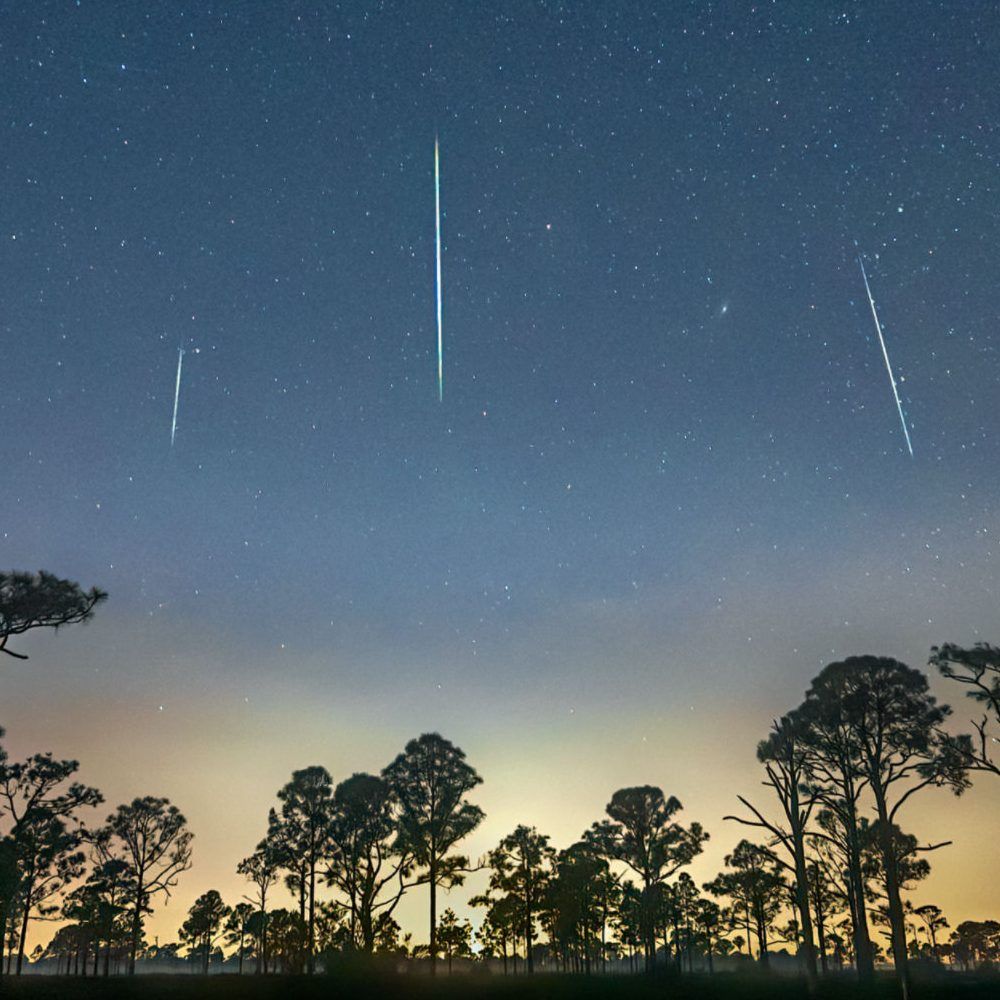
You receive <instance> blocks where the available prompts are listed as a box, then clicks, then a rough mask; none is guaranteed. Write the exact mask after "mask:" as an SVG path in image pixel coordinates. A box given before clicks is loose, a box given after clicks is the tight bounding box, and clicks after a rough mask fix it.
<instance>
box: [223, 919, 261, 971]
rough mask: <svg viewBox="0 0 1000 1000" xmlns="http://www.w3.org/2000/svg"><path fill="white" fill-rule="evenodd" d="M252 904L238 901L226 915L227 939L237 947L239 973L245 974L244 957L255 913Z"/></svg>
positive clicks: (229, 943) (228, 943) (225, 929)
mask: <svg viewBox="0 0 1000 1000" xmlns="http://www.w3.org/2000/svg"><path fill="white" fill-rule="evenodd" d="M254 912H255V910H254V907H253V905H252V904H250V903H248V902H246V901H243V902H239V903H237V904H236V905H235V906H234V907H232V908H231V909H230V911H229V915H228V916H227V917H226V926H225V928H224V931H225V935H226V937H225V941H226V944H227V945H229V946H230V947H231V948H236V956H237V963H238V964H237V974H238V975H240V976H242V975H243V957H244V955H245V954H246V942H247V937H248V936H249V935H250V919H251V917H252V916H253V915H254Z"/></svg>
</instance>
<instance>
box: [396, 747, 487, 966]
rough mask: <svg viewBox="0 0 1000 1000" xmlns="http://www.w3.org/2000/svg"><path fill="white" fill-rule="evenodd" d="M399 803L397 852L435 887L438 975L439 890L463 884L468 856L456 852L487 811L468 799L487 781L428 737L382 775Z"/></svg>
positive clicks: (458, 754) (453, 750)
mask: <svg viewBox="0 0 1000 1000" xmlns="http://www.w3.org/2000/svg"><path fill="white" fill-rule="evenodd" d="M382 776H383V777H384V778H385V779H386V781H388V783H389V785H390V787H391V788H392V791H393V794H394V795H395V796H396V797H397V799H398V801H399V818H398V827H399V832H398V844H397V850H398V851H399V852H400V853H401V854H406V855H408V856H410V857H412V858H413V864H414V867H415V868H418V869H423V871H424V874H423V875H421V877H420V879H419V881H420V882H426V883H427V885H428V887H429V889H430V945H429V948H430V960H431V973H432V974H433V973H434V972H435V971H436V967H437V965H436V963H437V955H438V941H437V890H438V888H439V887H440V888H450V887H452V886H456V885H461V884H462V882H463V880H464V878H465V874H466V873H467V872H468V871H469V861H468V858H466V857H464V856H462V855H459V854H452V853H451V851H452V849H453V848H454V847H455V845H456V844H458V843H459V841H461V840H464V839H465V838H466V837H467V836H468V835H469V834H470V833H472V831H473V830H475V828H476V827H477V826H479V824H480V823H481V822H482V820H483V815H484V813H483V811H482V809H480V808H479V806H477V805H473V804H472V803H471V802H469V801H468V799H467V798H466V796H467V795H468V794H469V792H471V791H472V790H473V789H474V788H475V787H476V786H477V785H480V784H482V780H483V779H482V778H480V776H479V775H478V774H477V773H476V771H475V770H474V769H473V768H472V767H471V766H470V765H469V764H468V763H466V760H465V754H464V753H463V752H462V751H461V750H460V749H459V748H458V747H456V746H455V745H454V744H453V743H451V742H450V741H449V740H446V739H444V737H442V736H440V735H438V734H437V733H425V734H424V735H423V736H420V737H419V738H417V739H415V740H410V742H409V743H407V744H406V748H405V749H404V751H403V752H402V753H401V754H400V755H399V756H398V757H397V758H396V759H395V760H394V761H393V762H392V763H391V764H390V765H389V766H388V767H387V768H386V769H385V770H384V771H383V772H382Z"/></svg>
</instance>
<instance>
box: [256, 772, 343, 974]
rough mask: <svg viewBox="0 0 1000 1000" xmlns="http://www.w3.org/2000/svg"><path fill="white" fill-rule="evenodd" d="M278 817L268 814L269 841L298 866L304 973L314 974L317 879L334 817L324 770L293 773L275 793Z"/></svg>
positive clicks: (327, 850) (327, 776)
mask: <svg viewBox="0 0 1000 1000" xmlns="http://www.w3.org/2000/svg"><path fill="white" fill-rule="evenodd" d="M278 799H279V800H280V801H281V813H280V815H277V814H275V813H274V812H273V811H272V814H271V829H270V830H269V832H268V837H269V839H271V840H272V841H273V842H274V843H275V844H279V843H280V844H282V845H283V846H284V852H283V856H285V857H287V858H290V859H294V860H293V861H292V864H293V865H299V864H300V865H301V870H300V869H299V868H297V867H295V868H293V870H294V871H296V872H299V876H298V877H299V888H300V896H299V898H300V915H301V914H302V903H301V901H302V900H305V899H308V913H307V914H305V922H306V931H307V935H306V971H307V972H308V973H309V974H310V975H311V974H312V973H313V972H315V971H316V875H317V872H318V871H319V868H320V865H321V864H322V862H323V860H324V859H325V858H326V856H327V854H328V853H329V847H330V823H331V818H332V815H333V779H332V778H331V777H330V773H329V772H328V771H327V770H326V768H325V767H319V766H313V767H307V768H304V769H302V770H301V771H294V772H293V773H292V780H291V781H289V782H288V783H287V784H286V785H284V786H283V787H282V788H281V789H280V791H279V792H278Z"/></svg>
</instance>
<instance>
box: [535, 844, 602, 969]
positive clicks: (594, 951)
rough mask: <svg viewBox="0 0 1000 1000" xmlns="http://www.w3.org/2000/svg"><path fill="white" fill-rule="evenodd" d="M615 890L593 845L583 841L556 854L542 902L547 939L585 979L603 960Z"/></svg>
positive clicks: (599, 854) (600, 856)
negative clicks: (546, 924) (606, 929)
mask: <svg viewBox="0 0 1000 1000" xmlns="http://www.w3.org/2000/svg"><path fill="white" fill-rule="evenodd" d="M617 888H618V886H617V882H616V881H615V879H614V877H613V876H612V875H611V872H610V869H609V866H608V861H607V859H606V858H605V857H603V856H602V855H601V853H600V852H599V850H598V849H597V846H596V845H595V844H593V843H592V842H590V841H588V840H586V839H584V840H581V841H578V842H577V843H575V844H571V845H570V846H569V847H567V848H566V849H565V850H563V851H560V852H559V854H558V856H557V858H556V866H555V873H554V878H552V879H551V880H550V882H549V885H548V888H547V891H546V899H545V907H546V910H547V911H548V915H547V923H548V931H549V937H550V939H552V940H553V942H554V943H557V944H558V946H559V948H560V950H561V952H562V954H563V960H564V962H566V963H568V962H569V961H570V960H571V959H572V960H575V961H576V963H577V967H578V969H579V971H582V972H583V973H584V974H585V975H589V974H590V973H591V972H592V970H593V964H594V963H595V962H596V961H599V960H601V958H602V955H603V950H604V943H605V941H604V938H605V928H606V926H607V922H608V917H609V915H610V911H611V908H612V907H613V905H614V896H615V893H616V890H617Z"/></svg>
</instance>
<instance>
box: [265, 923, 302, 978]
mask: <svg viewBox="0 0 1000 1000" xmlns="http://www.w3.org/2000/svg"><path fill="white" fill-rule="evenodd" d="M268 937H269V941H270V945H269V948H270V953H269V961H270V962H271V968H272V969H273V970H274V971H281V972H284V973H292V974H295V973H300V972H302V971H303V963H302V941H303V940H304V938H305V923H304V921H303V920H302V917H301V915H300V914H298V913H296V912H295V911H293V910H285V909H277V910H271V912H270V913H269V914H268ZM264 971H265V972H266V971H267V967H266V966H265V970H264Z"/></svg>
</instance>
